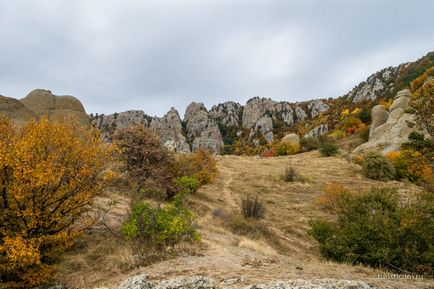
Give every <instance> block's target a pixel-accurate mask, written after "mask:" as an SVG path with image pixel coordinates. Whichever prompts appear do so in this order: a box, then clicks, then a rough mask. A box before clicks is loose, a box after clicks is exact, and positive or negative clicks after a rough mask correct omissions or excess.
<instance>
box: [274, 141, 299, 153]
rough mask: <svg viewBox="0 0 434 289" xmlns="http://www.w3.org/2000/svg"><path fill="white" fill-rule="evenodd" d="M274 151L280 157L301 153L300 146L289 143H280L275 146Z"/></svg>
mask: <svg viewBox="0 0 434 289" xmlns="http://www.w3.org/2000/svg"><path fill="white" fill-rule="evenodd" d="M273 150H274V151H275V152H276V154H277V155H279V156H289V155H293V154H296V153H298V152H300V145H297V144H291V143H287V142H278V143H275V144H273Z"/></svg>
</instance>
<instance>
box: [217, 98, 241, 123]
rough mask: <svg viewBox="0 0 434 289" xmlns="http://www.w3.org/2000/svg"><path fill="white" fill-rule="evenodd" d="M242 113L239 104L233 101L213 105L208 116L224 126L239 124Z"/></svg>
mask: <svg viewBox="0 0 434 289" xmlns="http://www.w3.org/2000/svg"><path fill="white" fill-rule="evenodd" d="M242 113H243V107H242V106H241V104H239V103H236V102H233V101H227V102H224V103H219V104H218V105H214V106H213V107H212V108H211V110H210V111H209V115H210V117H212V118H213V119H214V120H216V121H217V122H219V123H221V124H223V125H225V126H241V123H242V122H241V118H242Z"/></svg>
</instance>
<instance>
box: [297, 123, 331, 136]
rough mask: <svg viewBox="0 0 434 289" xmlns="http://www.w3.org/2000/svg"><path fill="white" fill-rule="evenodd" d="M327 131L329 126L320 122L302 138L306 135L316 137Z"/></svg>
mask: <svg viewBox="0 0 434 289" xmlns="http://www.w3.org/2000/svg"><path fill="white" fill-rule="evenodd" d="M328 132H329V127H328V125H327V124H320V125H319V126H316V127H314V128H313V129H311V130H310V131H308V132H307V133H306V134H305V135H304V136H303V138H306V137H317V136H320V135H323V134H326V133H328Z"/></svg>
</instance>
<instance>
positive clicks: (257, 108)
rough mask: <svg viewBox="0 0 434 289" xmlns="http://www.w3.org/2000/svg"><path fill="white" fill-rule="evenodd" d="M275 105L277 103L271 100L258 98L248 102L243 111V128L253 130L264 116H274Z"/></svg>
mask: <svg viewBox="0 0 434 289" xmlns="http://www.w3.org/2000/svg"><path fill="white" fill-rule="evenodd" d="M275 105H276V102H275V101H274V100H272V99H270V98H260V97H258V96H256V97H254V98H252V99H250V100H248V101H247V103H246V105H245V107H244V110H243V119H242V124H243V127H245V128H247V129H249V128H252V127H254V126H255V124H256V122H257V121H258V120H259V118H261V117H262V116H263V115H265V114H269V115H272V114H273V113H274V112H275V108H274V106H275Z"/></svg>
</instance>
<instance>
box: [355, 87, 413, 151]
mask: <svg viewBox="0 0 434 289" xmlns="http://www.w3.org/2000/svg"><path fill="white" fill-rule="evenodd" d="M410 97H411V94H410V91H408V90H402V91H400V92H398V94H397V98H396V99H395V100H394V101H393V103H392V105H391V106H390V109H389V112H388V111H387V110H386V108H385V107H384V106H379V105H377V106H375V107H373V108H372V113H371V114H372V124H371V128H370V130H369V141H368V142H366V143H364V144H362V145H360V146H358V147H357V148H356V149H355V150H354V151H353V153H355V154H359V153H364V152H367V151H382V152H383V153H387V152H390V151H395V150H399V148H400V147H401V145H402V144H403V143H404V142H406V141H407V140H408V135H409V134H410V133H411V132H413V131H417V129H416V128H410V127H409V125H408V123H409V122H414V116H413V115H412V114H409V113H406V112H405V109H406V108H407V107H408V104H409V102H410Z"/></svg>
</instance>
